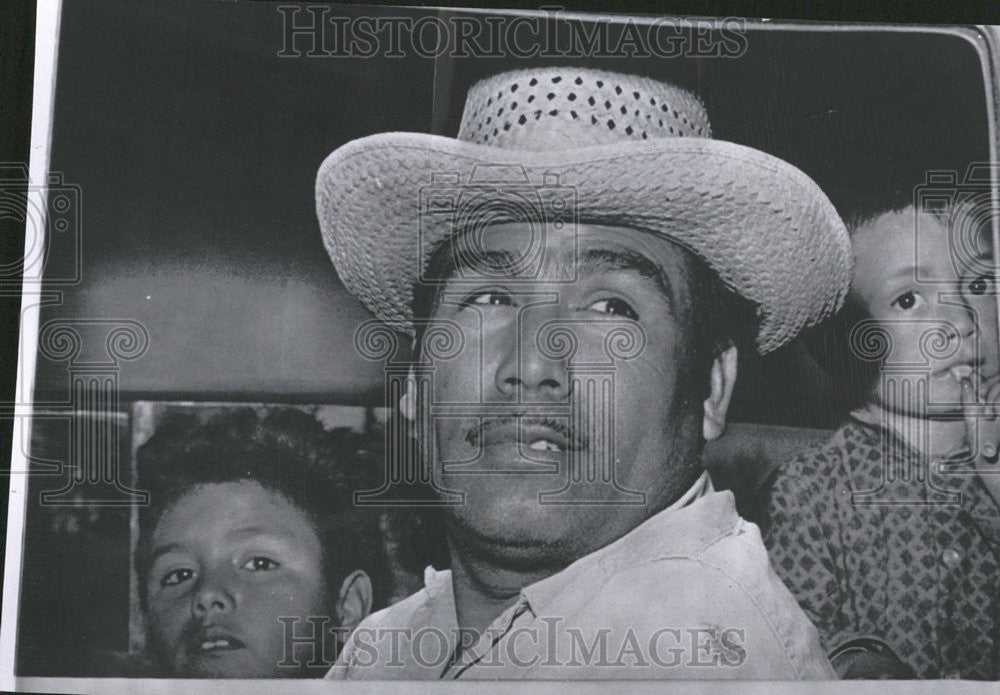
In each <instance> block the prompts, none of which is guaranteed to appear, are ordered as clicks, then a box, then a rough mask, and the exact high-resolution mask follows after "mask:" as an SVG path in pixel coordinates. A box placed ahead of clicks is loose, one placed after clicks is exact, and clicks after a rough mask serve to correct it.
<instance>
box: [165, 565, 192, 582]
mask: <svg viewBox="0 0 1000 695" xmlns="http://www.w3.org/2000/svg"><path fill="white" fill-rule="evenodd" d="M193 577H194V570H193V569H190V568H188V567H182V568H180V569H176V570H171V571H170V572H167V573H166V574H165V575H163V578H162V579H160V586H176V585H178V584H182V583H184V582H186V581H188V580H189V579H191V578H193Z"/></svg>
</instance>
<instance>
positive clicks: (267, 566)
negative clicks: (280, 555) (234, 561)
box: [243, 556, 281, 572]
mask: <svg viewBox="0 0 1000 695" xmlns="http://www.w3.org/2000/svg"><path fill="white" fill-rule="evenodd" d="M279 567H281V565H279V564H278V563H277V562H275V561H274V560H272V559H271V558H269V557H260V556H258V557H252V558H250V559H249V560H247V561H246V562H245V563H243V569H245V570H250V571H251V572H267V571H269V570H273V569H278V568H279Z"/></svg>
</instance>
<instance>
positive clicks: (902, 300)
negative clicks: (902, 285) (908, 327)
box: [892, 292, 923, 311]
mask: <svg viewBox="0 0 1000 695" xmlns="http://www.w3.org/2000/svg"><path fill="white" fill-rule="evenodd" d="M921 303H923V299H922V298H921V296H920V295H919V294H916V293H915V292H904V293H903V294H901V295H899V296H898V297H896V298H895V299H894V300H892V306H894V307H899V308H900V309H902V310H903V311H909V310H910V309H912V308H914V307H916V306H918V305H920V304H921Z"/></svg>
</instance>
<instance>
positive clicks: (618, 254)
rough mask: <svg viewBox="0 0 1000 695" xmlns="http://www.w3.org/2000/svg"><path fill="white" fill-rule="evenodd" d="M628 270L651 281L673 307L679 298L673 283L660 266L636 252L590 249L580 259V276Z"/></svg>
mask: <svg viewBox="0 0 1000 695" xmlns="http://www.w3.org/2000/svg"><path fill="white" fill-rule="evenodd" d="M622 270H628V271H632V272H635V273H637V274H638V275H639V276H641V277H643V278H645V279H646V280H649V281H650V282H652V283H653V284H654V285H656V288H657V289H658V290H659V291H660V292H661V293H662V294H663V296H664V297H666V299H667V301H668V302H670V304H671V305H672V304H673V303H674V302H675V301H676V299H677V297H676V295H675V294H674V286H673V283H671V282H670V277H669V276H668V275H667V274H666V273H665V272H664V270H663V268H661V267H660V266H659V264H657V263H655V262H653V261H651V260H649V259H648V258H646V257H645V256H643V255H642V254H641V253H636V252H634V251H612V250H610V249H588V250H587V251H584V252H583V253H582V255H581V258H580V274H581V275H583V274H584V273H610V272H617V271H622Z"/></svg>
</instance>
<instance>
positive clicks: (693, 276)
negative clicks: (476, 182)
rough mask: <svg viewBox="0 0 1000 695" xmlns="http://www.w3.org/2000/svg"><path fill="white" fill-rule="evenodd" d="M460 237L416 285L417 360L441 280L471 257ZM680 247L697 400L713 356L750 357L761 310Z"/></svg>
mask: <svg viewBox="0 0 1000 695" xmlns="http://www.w3.org/2000/svg"><path fill="white" fill-rule="evenodd" d="M649 233H651V234H656V233H655V232H649ZM657 235H658V234H657ZM658 236H659V235H658ZM460 237H461V235H456V236H453V237H450V238H449V239H447V240H446V241H444V242H442V243H441V244H439V245H438V246H437V248H435V250H434V252H433V253H432V254H431V257H430V259H429V261H428V262H427V266H426V270H425V271H424V273H423V278H422V280H418V281H417V282H416V283H415V284H414V287H413V315H414V317H415V319H416V322H415V323H416V327H415V332H414V350H413V352H414V359H415V360H419V359H420V351H421V348H422V342H423V340H422V339H423V334H424V331H425V330H426V328H427V319H428V318H429V317H430V316H431V315H432V314H433V312H434V311H435V310H436V309H437V307H438V304H439V303H440V297H441V290H442V286H443V281H444V280H447V279H448V277H450V276H451V274H452V273H453V272H454V271H455V258H456V257H460V254H462V253H465V254H468V251H467V249H465V248H464V245H462V244H461V242H457V241H456V240H458V239H459V238H460ZM456 246H457V247H458V248H457V249H456ZM678 248H681V249H683V250H684V251H685V255H686V257H687V259H688V264H687V266H686V271H687V272H686V279H687V280H688V289H689V290H690V297H691V310H690V313H689V319H690V321H689V325H688V326H687V328H688V330H689V331H690V332H691V333H692V334H693V335H694V338H695V341H694V345H693V349H692V350H690V351H689V353H688V354H690V355H691V356H692V364H694V365H695V369H694V370H693V381H692V382H691V383H693V384H696V385H697V388H699V389H703V390H704V393H703V394H701V395H700V396H699V399H702V398H704V397H706V396H707V395H708V390H709V387H710V384H709V379H708V374H709V372H710V370H711V367H712V363H713V361H714V360H715V358H716V357H718V356H719V355H720V354H721V353H722V352H723V351H725V350H726V349H727V348H728V347H729V346H730V345H736V347H737V348H738V349H739V351H740V353H741V354H746V353H745V352H744V351H745V350H749V349H751V347H752V346H753V340H754V337H755V336H756V334H757V327H758V324H759V319H758V314H757V306H756V304H754V303H753V302H751V301H750V300H748V299H745V298H744V297H742V296H740V295H738V294H736V293H735V292H733V291H732V290H730V289H729V288H728V287H726V286H725V284H724V283H723V282H722V280H721V279H720V278H719V276H718V275H717V274H716V273H715V272H714V271H713V270H712V269H711V268H710V267H709V266H708V264H707V263H706V262H705V261H704V260H702V259H701V257H699V256H698V255H696V254H695V253H693V252H691V251H690V250H688V249H687V248H685V247H684V246H682V245H680V244H678Z"/></svg>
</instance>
